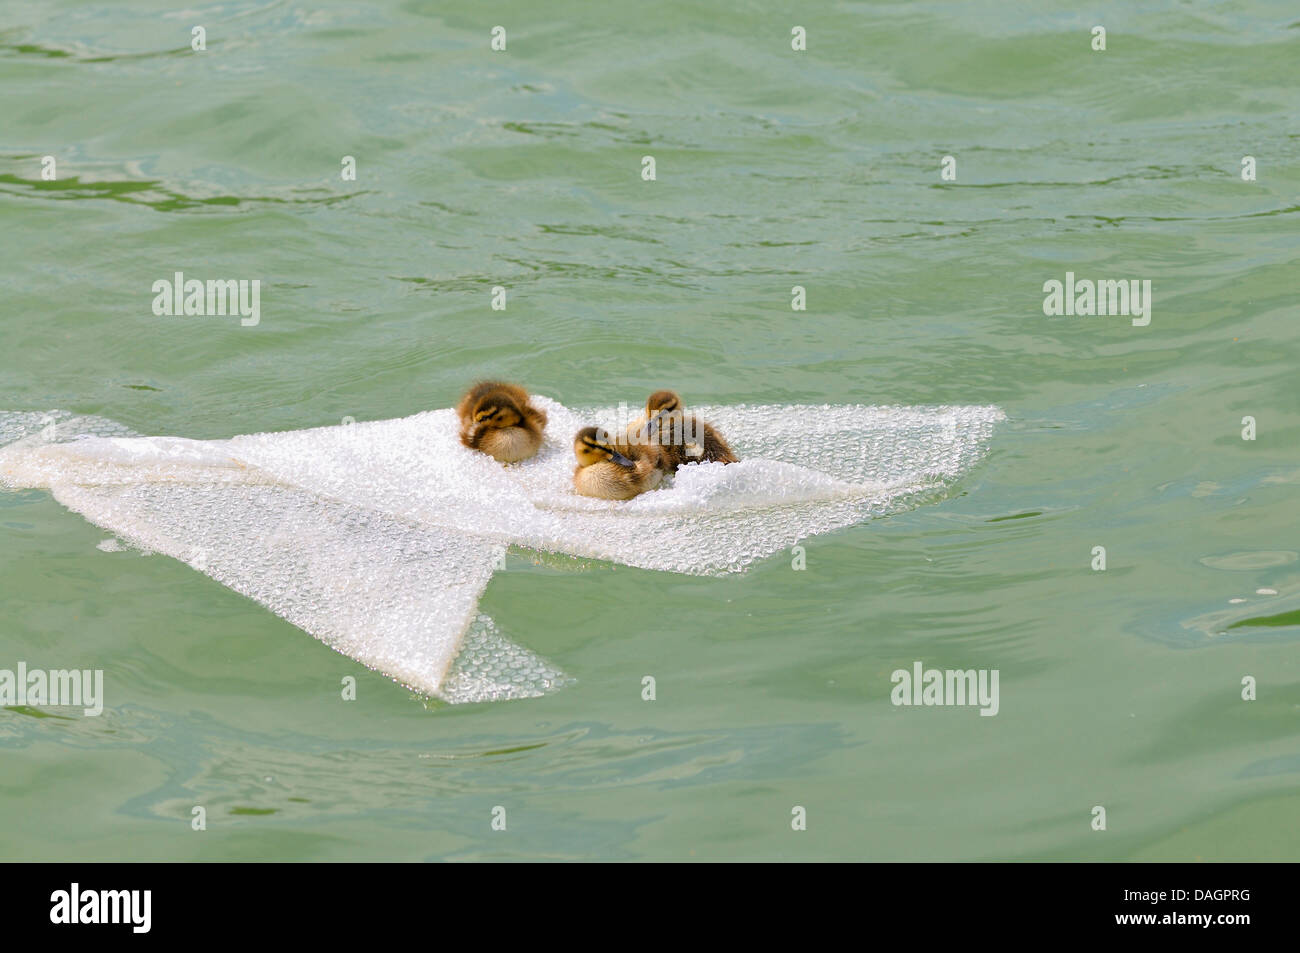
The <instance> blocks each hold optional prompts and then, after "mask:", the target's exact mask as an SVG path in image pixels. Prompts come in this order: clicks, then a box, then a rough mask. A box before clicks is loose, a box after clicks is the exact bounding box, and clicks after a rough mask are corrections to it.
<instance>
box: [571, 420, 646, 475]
mask: <svg viewBox="0 0 1300 953" xmlns="http://www.w3.org/2000/svg"><path fill="white" fill-rule="evenodd" d="M573 455H574V456H575V457H577V458H578V466H580V467H589V466H591V465H592V464H593V463H602V462H604V461H607V460H608V461H612V462H613V463H617V464H618V465H619V466H621V467H635V466H636V464H635V463H633V462H632V461H631V460H629V459H628V458H627V457H625V456H623V454H621V453H619V452H618V450H616V449H615V448H614V445H613V444H612V443H611V442H610V439H609V433H608V432H606V431H605V430H602V429H601V428H599V427H583V428H582V429H581V430H579V431H578V433H577V434H576V435H575V436H574V438H573Z"/></svg>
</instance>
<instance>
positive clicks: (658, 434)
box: [628, 390, 740, 473]
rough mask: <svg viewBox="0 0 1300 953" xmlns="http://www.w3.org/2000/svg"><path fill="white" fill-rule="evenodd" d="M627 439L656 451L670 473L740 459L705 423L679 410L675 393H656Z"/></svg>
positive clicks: (660, 391) (629, 430) (630, 428)
mask: <svg viewBox="0 0 1300 953" xmlns="http://www.w3.org/2000/svg"><path fill="white" fill-rule="evenodd" d="M628 439H629V440H630V441H632V442H634V443H640V444H653V445H655V446H657V447H658V448H659V451H660V453H661V455H662V457H663V461H664V467H665V469H667V470H668V472H669V473H676V472H677V468H678V467H680V466H682V465H683V464H686V463H735V462H736V461H738V460H739V459H740V458H739V457H738V456H736V455H735V454H734V453H732V451H731V447H729V446H727V441H726V440H725V439H723V436H722V434H721V433H720V432H719V431H718V430H717V429H716V428H714V427H713V425H712V424H710V423H708V422H707V421H704V420H701V419H700V418H698V417H696V416H694V415H693V414H688V413H685V412H684V411H683V410H682V399H681V398H680V397H678V396H677V393H676V392H675V391H671V390H657V391H655V392H654V393H653V394H651V395H650V398H649V399H648V400H647V401H646V404H645V416H644V417H641V418H640V419H639V420H636V421H634V422H633V423H632V424H631V425H629V426H628Z"/></svg>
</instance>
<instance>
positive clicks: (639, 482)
mask: <svg viewBox="0 0 1300 953" xmlns="http://www.w3.org/2000/svg"><path fill="white" fill-rule="evenodd" d="M573 455H574V456H575V457H577V458H578V466H577V467H576V468H575V469H574V471H573V489H574V491H575V492H577V493H579V494H581V495H582V496H594V497H598V498H600V499H602V500H630V499H632V497H634V496H637V495H638V494H640V493H644V492H645V491H646V490H653V489H654V488H655V487H657V486H658V485H659V481H660V480H662V479H663V459H662V455H661V454H660V452H659V448H658V447H655V446H650V445H646V446H629V445H627V444H616V443H614V442H612V441H611V440H610V439H609V434H608V433H606V432H605V431H603V430H600V429H599V428H596V427H583V428H582V429H581V430H579V431H578V433H577V434H576V435H575V436H574V438H573Z"/></svg>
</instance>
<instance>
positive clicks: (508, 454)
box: [456, 381, 546, 463]
mask: <svg viewBox="0 0 1300 953" xmlns="http://www.w3.org/2000/svg"><path fill="white" fill-rule="evenodd" d="M456 413H457V414H458V415H459V416H460V442H461V443H463V444H464V445H465V446H467V447H469V448H470V449H471V450H481V451H483V452H484V453H486V454H487V455H488V456H490V457H492V458H493V459H495V460H499V461H500V462H502V463H516V462H518V461H520V460H527V459H528V458H529V457H531V456H532V455H533V454H535V453H536V452H537V448H538V447H540V446H541V445H542V430H543V429H544V428H545V427H546V411H544V410H539V409H538V408H536V407H534V406H533V405H532V404H531V403H530V402H529V399H528V392H527V391H525V390H524V389H523V388H522V387H516V386H515V385H514V384H503V383H501V382H500V381H483V382H482V383H481V384H475V385H474V386H473V387H471V388H470V389H469V391H468V392H467V393H466V394H465V396H464V397H462V398H461V401H460V405H459V406H458V407H457V408H456Z"/></svg>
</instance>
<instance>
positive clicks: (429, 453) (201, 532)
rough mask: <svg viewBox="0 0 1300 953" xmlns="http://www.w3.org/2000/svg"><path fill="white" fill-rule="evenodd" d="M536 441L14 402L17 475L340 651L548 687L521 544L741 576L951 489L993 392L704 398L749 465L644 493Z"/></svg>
mask: <svg viewBox="0 0 1300 953" xmlns="http://www.w3.org/2000/svg"><path fill="white" fill-rule="evenodd" d="M534 399H535V401H536V402H537V403H538V404H539V405H540V406H542V407H544V408H545V409H546V411H547V413H548V415H549V417H550V421H549V423H548V425H547V429H546V440H545V443H544V444H543V447H542V450H541V451H540V452H539V453H538V455H537V456H536V457H534V458H533V459H531V460H527V461H524V462H523V463H519V464H514V465H512V466H502V465H501V464H498V463H497V462H496V461H494V460H492V459H491V458H489V457H487V456H485V455H483V454H479V453H475V452H473V451H470V450H467V449H465V448H464V447H462V446H461V445H460V443H459V441H458V439H457V422H456V418H455V414H454V412H453V411H452V410H450V409H446V410H435V411H429V412H426V413H420V414H415V415H414V416H411V417H405V418H401V419H397V420H383V421H373V422H369V423H357V424H351V425H348V426H337V427H322V428H317V429H312V430H296V431H290V432H287V433H272V434H251V435H246V436H239V437H233V438H231V439H229V440H202V441H200V440H188V439H185V438H180V437H139V436H135V435H133V434H132V433H131V432H130V431H129V430H127V429H126V428H124V427H122V426H121V425H119V424H116V423H114V422H112V421H108V420H104V419H102V418H95V417H77V416H74V415H71V414H66V413H51V414H35V413H0V481H3V483H4V484H6V485H7V486H9V487H12V488H31V487H43V488H48V489H49V490H50V491H51V492H52V493H53V494H54V497H55V499H57V500H58V501H59V502H61V503H63V504H64V505H65V506H67V507H68V508H69V509H72V510H75V511H76V512H78V513H81V514H82V515H84V516H85V517H86V518H87V519H89V520H90V521H91V522H93V523H95V524H97V525H99V526H102V527H104V528H105V529H107V530H110V531H112V532H114V533H116V534H117V535H118V536H120V537H122V538H123V539H125V540H127V541H128V542H131V543H132V544H134V545H135V546H137V547H140V548H143V549H147V550H152V551H156V552H161V553H165V554H166V555H169V556H172V557H175V558H177V559H180V560H182V561H184V562H186V563H188V564H189V565H191V566H193V567H194V568H195V569H198V570H200V571H201V572H204V573H206V574H207V575H209V576H211V577H212V578H213V579H216V580H217V581H218V582H220V583H222V584H223V585H225V586H228V587H230V588H231V589H233V590H235V591H236V592H240V593H242V594H244V595H246V596H248V597H249V598H251V599H254V600H256V601H257V602H259V603H261V604H262V605H264V606H266V607H267V608H269V609H270V610H271V611H272V612H275V613H276V614H277V615H280V616H282V617H283V618H285V619H287V620H288V621H290V622H291V623H293V624H294V625H296V626H298V627H300V628H302V629H304V630H306V631H307V632H310V633H311V634H312V635H314V636H316V637H317V638H319V639H321V640H322V641H324V642H325V643H326V644H328V645H329V646H331V647H332V648H334V649H335V650H337V651H339V652H342V653H343V654H345V655H348V656H350V657H351V658H354V659H356V660H357V661H359V662H361V663H363V664H365V665H367V666H369V667H371V668H374V669H377V670H379V671H381V672H383V673H385V674H386V675H389V676H390V677H392V678H394V679H396V680H397V681H399V682H401V683H403V684H405V685H408V686H410V687H411V688H413V689H416V690H417V691H421V692H424V693H427V694H430V695H435V696H438V697H440V698H443V699H445V700H447V701H452V702H458V701H483V700H493V699H503V698H516V697H526V696H532V695H538V694H542V693H544V692H546V691H548V690H550V689H552V688H554V687H556V686H558V685H560V684H562V683H563V682H564V681H565V677H564V675H563V674H562V673H561V672H560V671H558V670H557V669H555V668H554V667H553V666H551V665H550V664H549V663H547V662H546V661H545V660H543V659H541V658H540V657H538V656H537V655H535V654H534V653H532V652H530V651H528V650H527V649H525V648H522V647H521V646H518V645H515V644H513V643H512V642H510V641H509V640H508V639H507V638H506V637H505V636H503V635H502V634H501V633H500V632H499V631H498V630H497V628H496V626H495V625H494V624H493V622H492V620H491V619H489V618H487V617H486V616H481V615H479V614H478V611H477V606H478V600H479V597H480V595H481V594H482V592H483V589H484V588H485V587H486V586H487V583H488V580H489V579H490V578H491V575H492V572H493V570H494V569H495V568H497V567H498V566H499V565H501V563H502V560H503V559H504V555H505V551H506V547H507V546H509V545H514V546H521V547H526V548H530V549H535V550H544V551H548V552H554V553H564V554H569V555H573V556H580V557H588V558H595V559H603V560H609V561H612V562H618V563H623V564H625V565H629V566H637V567H641V568H644V569H656V570H663V571H668V572H679V573H689V574H696V575H710V574H719V573H726V572H737V571H740V570H743V569H744V568H745V567H746V566H748V565H749V564H751V563H752V562H754V561H755V560H757V559H761V558H763V557H765V556H769V555H771V554H773V553H775V552H777V551H779V550H782V549H785V548H787V547H789V546H792V545H794V544H795V543H797V542H799V541H800V540H802V539H805V538H807V537H809V536H813V535H816V534H818V533H825V532H829V531H831V530H834V529H838V528H841V527H844V526H849V525H852V524H854V523H858V522H861V521H863V520H866V519H869V518H871V517H874V516H881V515H885V514H888V513H892V512H898V511H899V510H902V509H905V508H907V507H908V506H911V505H915V503H916V502H917V500H918V499H921V498H923V497H924V496H925V495H926V494H938V493H941V492H943V490H944V489H945V488H946V487H947V486H948V485H949V484H951V482H952V481H953V480H955V479H956V478H957V477H958V476H960V475H961V473H963V472H964V471H965V470H966V469H968V468H969V467H970V466H972V465H973V464H974V463H975V462H976V461H977V460H978V459H979V458H980V456H981V455H982V454H983V452H984V450H985V447H986V445H987V442H988V440H989V438H990V436H991V435H992V432H993V428H994V426H995V425H996V424H997V423H998V421H1000V420H1003V419H1004V416H1003V414H1002V412H1001V411H1000V410H999V409H998V408H996V407H862V406H842V405H841V406H743V405H742V406H733V407H695V408H692V410H693V411H694V412H695V413H697V414H699V415H700V416H702V417H705V418H706V419H708V420H710V421H711V422H712V423H714V424H715V425H716V426H717V427H719V429H721V430H722V431H723V433H724V434H725V435H726V436H727V439H728V441H729V442H730V443H731V445H732V447H733V449H735V451H736V452H737V453H738V454H739V455H740V456H741V457H742V458H743V459H742V460H741V462H739V463H734V464H730V465H727V466H723V465H722V464H715V463H709V464H693V465H691V466H687V467H684V468H682V469H681V470H680V471H678V473H677V475H676V477H675V478H673V479H672V480H671V481H669V482H667V485H666V486H665V487H663V488H661V489H658V490H655V491H653V492H650V493H646V494H643V495H642V496H639V497H637V498H636V499H634V500H629V501H626V502H614V501H605V500H593V499H587V498H585V497H580V496H577V495H575V494H574V493H573V490H572V486H571V483H570V480H571V478H572V473H573V467H574V458H573V450H572V442H571V441H572V436H573V434H574V433H575V432H576V431H577V430H578V429H579V428H581V427H583V426H587V425H590V424H596V425H601V426H605V427H608V428H609V429H610V430H611V431H615V432H617V431H618V430H619V429H621V428H619V426H618V424H619V423H620V421H619V418H618V415H617V414H616V412H615V411H614V410H613V409H604V410H590V411H573V410H569V409H568V408H566V407H563V406H562V405H560V404H558V403H556V402H554V401H551V400H548V399H546V398H544V397H535V398H534Z"/></svg>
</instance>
